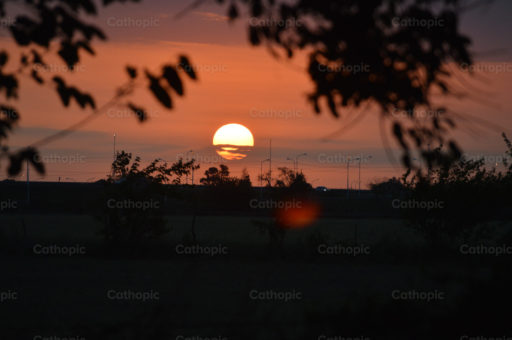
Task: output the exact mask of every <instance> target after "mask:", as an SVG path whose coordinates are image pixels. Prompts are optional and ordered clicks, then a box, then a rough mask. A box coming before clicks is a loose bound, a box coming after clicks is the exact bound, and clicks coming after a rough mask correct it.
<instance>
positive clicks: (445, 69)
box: [0, 0, 488, 175]
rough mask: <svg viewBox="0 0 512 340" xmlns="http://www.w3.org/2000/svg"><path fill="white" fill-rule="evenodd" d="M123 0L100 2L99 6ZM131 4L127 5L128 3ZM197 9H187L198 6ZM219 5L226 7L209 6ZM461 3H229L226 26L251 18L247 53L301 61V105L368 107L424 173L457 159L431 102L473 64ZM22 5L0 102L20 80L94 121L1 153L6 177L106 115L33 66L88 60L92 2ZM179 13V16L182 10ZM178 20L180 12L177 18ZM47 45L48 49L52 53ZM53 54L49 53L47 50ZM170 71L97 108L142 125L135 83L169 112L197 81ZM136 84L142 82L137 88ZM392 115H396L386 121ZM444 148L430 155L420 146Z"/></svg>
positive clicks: (4, 111) (446, 124) (3, 108)
mask: <svg viewBox="0 0 512 340" xmlns="http://www.w3.org/2000/svg"><path fill="white" fill-rule="evenodd" d="M128 1H129V0H103V1H102V6H108V5H110V4H111V3H114V2H128ZM133 2H136V0H133ZM203 2H204V0H199V1H196V2H195V3H193V5H192V6H190V7H188V8H187V10H189V9H190V8H194V7H197V6H198V5H200V4H201V3H203ZM216 2H217V3H219V4H225V3H226V2H228V1H227V0H216ZM482 2H488V1H476V2H468V1H464V0H415V1H409V0H368V1H357V0H337V1H328V0H320V1H319V0H298V1H296V2H288V1H275V0H229V6H228V13H227V14H228V16H229V18H230V20H231V21H233V20H235V19H237V18H238V17H240V13H242V10H241V9H242V8H243V7H246V8H247V9H248V12H249V13H250V16H251V18H250V20H249V26H248V39H249V41H250V43H251V44H252V45H263V44H264V45H265V46H267V48H268V49H269V51H270V52H271V53H272V54H273V55H275V56H276V57H278V56H279V51H280V50H282V51H284V52H285V54H286V56H287V57H289V58H292V57H293V56H294V55H295V54H296V53H297V52H298V51H306V52H307V53H308V54H309V62H308V66H307V72H308V73H309V75H310V78H311V80H312V81H313V83H314V90H313V92H312V93H310V95H309V96H308V100H309V102H310V103H311V105H312V106H313V108H314V109H315V111H316V112H317V113H320V112H321V111H322V110H323V109H322V108H323V106H324V105H322V102H325V105H326V106H327V108H328V110H329V111H330V113H331V114H332V115H334V116H335V117H340V116H342V115H347V116H348V115H349V113H345V112H344V111H346V110H345V109H347V108H358V107H361V106H362V105H363V104H367V105H368V104H376V105H377V106H378V107H379V108H380V111H381V114H380V117H381V119H382V120H381V125H382V124H384V123H389V124H390V125H391V131H392V133H393V136H394V138H395V139H396V141H397V142H398V144H399V145H400V147H401V148H402V150H403V157H402V161H403V163H404V165H405V166H407V167H412V164H411V150H412V149H416V150H417V151H419V152H420V153H421V155H422V157H423V158H425V160H426V161H427V162H428V164H429V167H432V166H435V165H442V164H446V163H447V162H448V163H450V162H453V161H454V160H456V159H458V158H459V157H460V155H461V153H460V151H459V147H458V146H457V144H456V143H455V141H454V140H445V139H446V136H447V135H448V133H449V132H450V130H451V129H453V128H454V127H455V121H454V119H453V117H452V115H451V114H450V111H449V110H447V108H445V107H441V106H438V105H436V104H435V103H434V102H433V101H432V97H433V96H434V95H437V94H439V95H441V96H445V97H446V96H451V95H454V94H455V93H454V91H453V90H452V89H451V88H450V86H449V84H448V80H449V79H450V77H451V76H452V75H453V71H452V69H451V68H450V67H449V65H450V64H455V65H456V66H458V67H459V68H464V66H469V65H471V64H472V56H471V53H470V51H469V46H470V42H471V41H470V39H469V38H468V37H466V36H464V35H463V34H461V33H460V32H459V27H458V22H459V16H460V13H462V12H463V11H464V10H466V9H467V8H470V7H474V5H475V3H477V4H479V3H482ZM21 4H22V5H23V6H24V7H25V8H26V9H27V12H30V13H32V15H31V16H28V15H25V14H19V15H17V16H16V20H15V22H14V24H13V25H12V26H10V27H9V28H8V29H9V33H10V35H11V36H12V38H13V39H14V41H15V42H16V43H17V44H18V46H19V47H20V49H21V52H20V55H19V67H18V68H17V70H16V71H15V72H13V73H8V72H7V71H5V70H4V69H5V67H4V66H5V65H6V64H7V63H8V61H9V59H10V57H11V56H12V55H13V54H14V53H11V54H10V55H9V54H8V53H7V52H5V51H1V52H0V91H1V92H3V93H4V95H5V99H6V100H8V101H9V100H13V99H17V89H18V85H19V79H18V78H19V77H20V76H22V75H25V76H29V77H31V78H32V79H33V80H34V81H35V82H36V83H38V84H40V85H45V84H49V85H48V86H50V87H52V88H53V89H55V90H56V91H57V93H58V95H59V97H60V99H61V101H62V103H63V104H64V106H66V107H67V106H69V105H71V102H76V103H77V104H78V105H79V106H80V107H81V108H83V109H92V110H93V113H92V114H91V115H89V116H87V117H86V118H84V119H83V120H82V121H80V122H78V123H77V124H75V125H73V126H71V127H70V128H69V129H67V130H65V131H63V132H61V133H58V134H56V135H54V136H50V137H48V138H45V139H43V140H41V141H38V142H36V143H34V144H32V145H30V146H29V147H28V148H25V149H23V150H21V151H19V152H17V153H12V152H10V151H9V148H8V146H7V145H5V144H0V146H1V149H0V157H2V158H9V159H10V167H9V174H10V175H15V174H17V173H19V172H20V170H21V163H22V161H23V160H25V159H28V160H29V161H30V162H32V164H33V165H35V166H36V169H37V170H38V171H40V172H43V171H44V166H43V164H40V163H38V161H37V157H34V155H37V150H36V147H39V146H42V145H44V144H46V143H49V142H50V141H52V140H54V139H55V138H60V137H62V136H63V135H65V134H67V133H69V132H70V131H73V130H74V129H76V128H78V127H80V126H82V125H83V124H85V123H86V122H88V121H89V120H91V119H92V118H93V117H97V116H98V113H99V112H100V111H101V109H103V108H104V107H105V106H103V107H100V108H97V107H96V103H95V100H94V98H93V97H92V96H91V95H90V94H88V93H86V92H83V91H80V90H78V89H77V88H76V87H74V86H71V85H68V84H67V82H66V81H65V80H64V79H62V78H60V77H53V78H52V79H51V81H49V80H48V79H44V78H43V77H42V76H41V74H39V73H38V72H37V69H36V68H34V66H38V65H39V66H44V65H45V62H44V54H45V53H56V54H57V55H58V56H59V57H60V58H61V60H62V61H63V62H64V63H65V64H66V65H67V66H68V67H69V68H70V69H71V70H72V69H73V67H74V66H75V65H76V64H77V63H78V62H79V60H80V54H81V53H82V52H83V51H85V52H86V53H89V54H94V49H93V48H92V42H93V40H94V39H100V40H105V39H106V35H105V33H104V32H102V31H101V30H100V29H99V28H98V27H96V26H94V25H90V24H87V23H86V22H85V21H83V20H82V19H81V18H80V15H87V16H91V15H97V13H98V10H99V7H98V6H97V5H96V3H95V2H94V1H92V0H81V1H74V0H39V1H23V2H21ZM8 9H9V6H7V1H6V0H0V18H6V17H8ZM185 12H186V11H185ZM180 14H181V13H180ZM53 43H56V44H53ZM55 45H57V46H58V49H57V50H54V49H53V48H52V46H55ZM178 66H181V67H177V66H176V65H165V66H164V67H163V68H162V69H161V71H159V72H158V73H157V74H155V73H154V72H151V71H149V70H147V69H144V72H143V76H140V75H139V72H138V70H137V69H136V68H134V67H127V69H126V70H127V73H128V76H129V79H130V80H129V82H128V83H127V84H126V85H123V86H121V87H120V88H119V89H118V91H117V95H116V96H115V97H114V98H113V99H112V101H111V102H109V103H107V104H106V106H110V105H125V106H126V107H128V108H129V109H130V110H132V111H133V112H134V114H135V115H136V116H137V117H138V119H139V120H140V121H141V122H143V121H145V120H146V118H147V116H146V114H145V111H144V109H143V108H141V107H139V106H138V105H136V104H133V103H131V102H129V101H127V99H126V97H127V96H129V95H130V94H132V92H133V90H134V82H135V81H136V80H139V81H144V82H146V83H147V87H148V88H149V90H150V91H151V93H152V94H153V95H154V96H155V97H156V99H157V100H158V101H159V102H160V103H161V104H162V105H163V106H164V107H165V108H167V109H172V107H173V100H172V96H171V93H172V92H174V93H175V94H177V95H179V96H182V95H183V94H184V90H183V82H182V80H181V75H180V74H181V73H186V74H187V75H188V76H189V77H190V78H191V79H193V80H195V79H196V78H197V76H196V74H195V73H194V71H193V69H192V67H190V63H189V61H188V59H187V58H186V57H185V56H181V57H180V59H179V61H178ZM140 78H143V79H140ZM417 110H428V111H429V112H435V114H433V115H430V116H429V118H428V119H421V118H418V116H417V115H416V111H417ZM396 112H399V113H400V115H395V114H394V113H396ZM0 113H1V116H0V119H1V120H0V143H2V142H3V140H5V139H6V137H7V135H8V133H9V132H10V131H11V130H12V128H13V126H14V125H15V124H16V122H17V121H18V119H19V114H18V112H17V111H16V109H15V108H14V107H12V106H11V105H3V104H0ZM347 118H348V123H347V124H345V125H344V128H348V127H350V126H352V125H353V124H355V123H357V121H359V120H360V119H361V118H362V114H361V115H358V116H356V117H352V116H349V117H345V119H347ZM430 144H432V145H436V144H445V145H447V146H448V147H447V148H446V149H445V150H446V151H444V150H443V152H440V153H434V152H433V151H430V149H429V148H427V146H428V145H430Z"/></svg>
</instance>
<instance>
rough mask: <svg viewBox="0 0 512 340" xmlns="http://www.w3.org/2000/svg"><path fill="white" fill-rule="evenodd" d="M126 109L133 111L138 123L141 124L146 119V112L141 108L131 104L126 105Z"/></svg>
mask: <svg viewBox="0 0 512 340" xmlns="http://www.w3.org/2000/svg"><path fill="white" fill-rule="evenodd" d="M128 107H129V108H130V110H132V111H133V113H135V115H136V116H137V119H138V120H139V122H141V123H143V122H145V121H146V120H147V119H148V116H147V114H146V111H145V110H144V109H143V108H141V107H137V106H136V105H134V104H132V103H128Z"/></svg>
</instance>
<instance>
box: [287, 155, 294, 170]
mask: <svg viewBox="0 0 512 340" xmlns="http://www.w3.org/2000/svg"><path fill="white" fill-rule="evenodd" d="M286 160H287V161H292V162H293V171H295V159H293V158H290V157H286Z"/></svg>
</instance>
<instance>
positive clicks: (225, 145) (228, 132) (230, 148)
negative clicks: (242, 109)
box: [213, 123, 254, 160]
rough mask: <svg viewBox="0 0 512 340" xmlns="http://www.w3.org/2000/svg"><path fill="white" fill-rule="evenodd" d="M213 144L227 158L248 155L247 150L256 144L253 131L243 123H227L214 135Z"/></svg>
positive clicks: (241, 157) (234, 158) (235, 158)
mask: <svg viewBox="0 0 512 340" xmlns="http://www.w3.org/2000/svg"><path fill="white" fill-rule="evenodd" d="M213 145H214V146H216V147H217V153H218V154H219V155H220V156H221V157H222V158H224V159H227V160H238V159H243V158H245V157H247V154H246V153H245V152H248V151H250V150H251V148H252V147H253V146H254V137H253V136H252V133H251V131H250V130H249V129H248V128H246V127H245V126H243V125H241V124H234V123H233V124H226V125H223V126H221V127H220V128H219V129H218V130H217V131H216V132H215V134H214V135H213Z"/></svg>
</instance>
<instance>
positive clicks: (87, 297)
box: [0, 183, 512, 339]
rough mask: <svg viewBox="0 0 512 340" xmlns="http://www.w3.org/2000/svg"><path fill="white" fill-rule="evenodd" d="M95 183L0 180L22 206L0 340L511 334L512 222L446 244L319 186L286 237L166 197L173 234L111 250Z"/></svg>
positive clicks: (253, 213)
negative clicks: (307, 215)
mask: <svg viewBox="0 0 512 340" xmlns="http://www.w3.org/2000/svg"><path fill="white" fill-rule="evenodd" d="M97 186H98V184H96V185H94V184H90V185H71V184H55V183H53V184H34V185H33V186H32V188H31V189H32V192H31V194H32V195H31V204H30V206H29V207H28V206H26V204H25V203H24V200H23V198H24V195H25V191H24V190H20V189H23V188H24V184H12V183H11V184H8V183H3V184H2V193H3V195H8V194H7V193H8V192H9V190H13V191H12V193H11V194H12V195H10V196H8V197H12V198H11V200H12V202H14V201H16V202H20V203H19V205H17V206H16V207H13V206H11V208H12V209H4V211H3V212H2V214H1V215H0V225H1V228H0V245H1V252H0V253H1V263H0V265H1V281H0V282H1V284H0V293H1V301H0V311H1V315H2V318H1V324H2V326H1V329H2V334H3V336H2V339H4V338H5V339H45V338H48V339H58V338H61V339H62V338H66V337H67V338H73V337H74V338H75V339H187V338H188V339H201V338H203V339H205V338H209V339H212V338H214V339H215V338H217V339H224V338H225V339H366V338H369V339H382V338H386V339H397V338H403V339H417V338H430V339H470V338H475V339H476V337H478V336H481V337H487V338H492V337H496V338H498V337H502V338H503V337H504V336H505V338H506V336H507V335H509V334H511V333H512V330H511V327H512V326H511V324H510V322H509V316H510V302H511V301H512V294H511V292H510V283H512V277H511V274H510V273H511V272H510V258H511V256H512V252H511V249H510V247H508V248H507V247H506V246H507V243H506V241H505V239H504V237H505V236H504V235H506V234H507V231H508V230H509V228H510V222H509V220H508V219H506V218H501V219H499V220H496V221H493V222H492V223H490V224H491V226H492V227H493V228H492V230H493V236H492V237H491V238H490V239H489V238H486V241H485V242H486V243H485V244H487V245H488V247H486V248H485V247H483V243H480V242H478V240H476V241H475V240H472V241H471V243H470V242H466V243H464V242H459V243H454V244H451V245H448V246H442V247H441V246H439V247H438V248H436V247H433V246H432V245H430V244H428V242H427V241H426V240H425V239H424V238H423V237H422V235H420V234H419V233H418V232H416V231H415V230H412V229H411V228H409V227H408V226H407V224H406V221H405V220H403V219H401V218H400V214H399V212H397V209H393V208H391V209H389V207H390V205H391V203H390V198H388V197H376V196H373V195H371V194H370V193H369V192H364V193H363V194H362V195H361V196H357V193H351V194H353V196H352V198H349V200H348V201H347V199H346V196H345V195H346V193H345V192H341V191H340V192H337V193H336V192H327V193H318V192H317V193H314V195H316V196H315V197H316V198H317V201H318V202H321V205H322V206H324V207H326V208H325V209H324V213H323V214H322V215H320V216H319V218H318V219H317V220H316V221H315V222H314V223H313V224H312V225H311V226H309V227H307V228H302V229H297V230H289V231H287V232H286V233H285V234H284V236H283V237H282V239H280V238H279V237H277V236H271V235H272V234H271V233H269V232H268V231H269V230H271V229H265V226H269V225H271V223H272V220H273V218H272V216H271V215H270V214H269V213H268V211H267V212H265V211H259V210H258V209H252V208H251V209H249V210H247V211H232V212H229V211H228V210H229V209H228V210H226V211H224V212H223V213H222V214H219V213H218V214H216V215H213V214H208V204H207V203H205V204H204V206H202V205H200V206H201V207H202V208H203V209H204V210H203V211H201V209H196V217H195V219H194V217H193V216H192V214H191V213H188V212H186V211H184V212H180V211H179V209H178V208H177V207H176V206H174V205H172V204H170V205H169V211H168V212H167V213H166V220H167V222H166V225H167V227H169V229H170V232H169V233H168V234H166V235H165V236H164V237H162V238H161V239H158V240H155V241H147V242H145V243H144V244H139V245H137V246H136V247H135V246H133V247H132V246H119V247H117V248H113V249H112V248H111V247H109V246H107V245H106V244H105V242H104V241H103V239H102V237H101V235H99V234H98V231H99V230H100V229H101V227H102V221H101V219H100V218H98V217H97V216H95V215H96V213H94V209H93V207H94V206H95V205H94V200H95V198H96V197H98V196H97V195H96V194H97V192H95V190H97ZM187 190H191V189H187ZM196 190H202V189H196ZM14 193H18V195H19V196H16V195H15V194H14ZM4 197H7V196H3V197H2V198H4ZM18 200H19V201H18ZM3 201H5V200H3ZM336 201H337V202H338V207H336V208H335V206H336V203H334V202H336ZM96 203H98V204H99V206H101V205H102V204H104V203H105V202H96ZM39 204H41V206H39V207H38V205H39ZM338 208H339V209H338ZM173 209H174V210H173ZM194 221H195V222H194ZM192 225H193V226H194V235H195V237H194V238H195V241H193V240H192V237H191V227H192ZM265 230H266V232H265ZM482 240H483V238H482ZM508 244H509V243H508ZM59 252H60V253H59ZM70 252H74V253H73V254H70ZM485 252H486V253H485ZM492 252H494V253H492ZM497 252H504V253H503V254H498V255H499V256H496V255H497ZM483 253H484V254H483ZM38 336H39V337H38ZM465 336H468V337H469V338H465ZM52 337H54V338H52ZM499 339H501V338H499Z"/></svg>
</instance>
